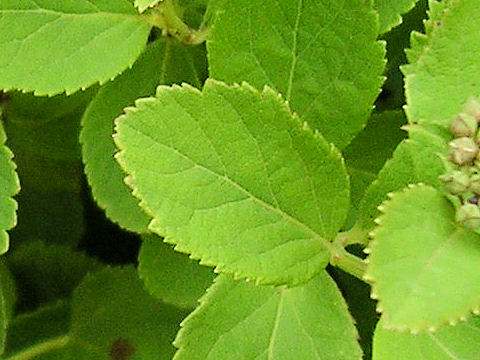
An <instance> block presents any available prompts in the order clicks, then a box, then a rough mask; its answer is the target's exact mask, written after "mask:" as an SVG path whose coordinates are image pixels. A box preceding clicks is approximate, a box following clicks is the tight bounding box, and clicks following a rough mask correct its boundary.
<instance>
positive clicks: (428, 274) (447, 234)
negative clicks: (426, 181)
mask: <svg viewBox="0 0 480 360" xmlns="http://www.w3.org/2000/svg"><path fill="white" fill-rule="evenodd" d="M454 211H455V210H454V208H453V205H452V204H451V203H450V202H449V201H448V200H447V199H446V198H445V197H444V196H443V195H442V193H441V192H439V191H438V190H436V189H434V188H432V187H429V186H416V187H413V188H409V189H407V190H404V191H402V192H398V193H395V194H394V195H393V197H392V198H391V199H390V200H389V201H387V202H385V203H384V204H382V212H383V214H382V215H381V216H380V217H379V218H378V224H379V226H378V227H377V228H376V230H375V232H374V240H373V241H372V242H371V244H370V249H369V250H370V252H371V255H370V256H369V267H368V269H367V273H366V275H365V278H366V279H368V280H371V281H373V285H372V296H373V297H378V300H379V302H378V310H380V311H381V312H382V318H383V321H384V326H385V327H388V328H393V329H410V330H413V331H420V330H423V329H426V328H437V327H439V326H440V325H442V324H444V323H448V322H451V321H456V320H458V319H459V318H461V317H464V316H467V314H468V313H469V312H470V311H472V310H477V309H478V308H479V307H480V236H479V235H478V234H476V233H474V232H471V231H467V230H466V229H465V228H463V227H460V226H458V225H457V224H456V223H454V222H453V219H454ZM399 294H401V295H400V296H399ZM432 304H434V306H433V305H432Z"/></svg>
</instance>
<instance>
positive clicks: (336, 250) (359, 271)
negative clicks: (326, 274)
mask: <svg viewBox="0 0 480 360" xmlns="http://www.w3.org/2000/svg"><path fill="white" fill-rule="evenodd" d="M332 245H333V246H332V256H331V258H330V264H331V265H333V266H336V267H338V268H340V269H342V270H343V271H345V272H346V273H348V274H350V275H353V276H355V277H356V278H358V279H359V280H362V281H365V279H364V278H363V276H364V275H365V272H366V270H367V263H366V261H365V260H363V259H361V258H359V257H357V256H355V255H353V254H350V253H349V252H348V251H347V250H345V248H344V245H343V244H342V243H341V242H340V241H338V238H337V239H335V241H334V242H333V243H332Z"/></svg>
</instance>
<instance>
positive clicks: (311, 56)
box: [207, 0, 385, 148]
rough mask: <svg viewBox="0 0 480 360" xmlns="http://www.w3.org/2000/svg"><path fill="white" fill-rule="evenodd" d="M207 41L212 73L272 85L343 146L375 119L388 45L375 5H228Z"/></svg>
mask: <svg viewBox="0 0 480 360" xmlns="http://www.w3.org/2000/svg"><path fill="white" fill-rule="evenodd" d="M219 8H220V10H219V11H218V16H217V18H216V20H215V22H214V25H213V27H212V30H211V34H210V36H209V38H208V41H207V49H208V56H209V66H210V76H211V77H213V78H216V79H219V80H223V81H226V82H228V83H234V82H241V81H247V82H249V83H250V84H251V85H253V86H254V87H256V88H258V89H261V88H263V86H264V85H265V84H266V85H268V86H270V87H272V88H273V89H275V90H277V91H278V92H280V93H282V94H283V96H284V97H285V99H286V100H287V101H288V102H289V103H290V105H291V108H292V110H294V111H295V112H297V113H298V114H299V115H300V116H301V117H302V119H304V120H305V121H307V122H308V123H309V124H310V126H311V127H312V128H314V129H318V130H319V131H320V132H321V133H322V135H323V136H325V138H326V139H327V140H329V141H331V142H333V143H334V144H336V145H337V146H338V147H339V148H343V147H345V146H346V145H347V144H348V143H349V141H350V140H351V139H352V138H353V137H354V136H355V134H356V133H357V132H359V131H360V130H361V129H362V128H363V126H364V125H365V123H366V122H367V119H368V117H369V115H370V111H371V110H372V104H373V102H374V101H375V98H376V97H377V95H378V93H379V91H380V86H381V84H382V78H381V76H380V75H381V74H382V72H383V69H384V61H383V57H384V53H385V51H384V46H383V44H381V43H379V42H377V35H378V20H377V16H376V14H375V12H374V11H373V9H372V5H371V2H370V1H365V0H353V1H337V0H316V1H312V0H310V1H303V0H297V1H291V0H266V1H261V2H256V1H250V0H243V1H224V2H223V3H222V5H221V6H219Z"/></svg>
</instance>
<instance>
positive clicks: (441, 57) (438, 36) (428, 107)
mask: <svg viewBox="0 0 480 360" xmlns="http://www.w3.org/2000/svg"><path fill="white" fill-rule="evenodd" d="M477 12H478V1H477V0H463V1H442V2H440V3H439V2H437V1H434V0H432V1H430V12H429V14H430V19H429V22H428V23H427V24H426V35H424V36H422V35H418V34H417V35H416V36H415V37H414V39H415V41H413V42H412V51H411V53H410V54H409V60H410V62H411V63H412V64H411V65H407V66H405V67H403V68H402V70H403V72H404V74H405V76H406V77H405V92H406V98H407V106H406V114H407V117H408V119H409V121H410V122H418V123H420V124H427V123H428V124H438V125H441V126H443V127H445V128H446V127H448V126H449V125H450V122H451V121H452V119H453V117H454V116H455V115H457V114H458V113H459V112H460V111H461V109H462V107H463V105H464V104H465V102H466V101H467V99H468V98H470V97H471V96H479V95H480V62H479V61H478V59H479V57H480V42H479V41H478V33H479V32H480V21H479V18H478V16H476V14H477ZM466 29H468V31H466Z"/></svg>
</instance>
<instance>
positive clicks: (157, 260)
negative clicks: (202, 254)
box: [138, 235, 214, 308]
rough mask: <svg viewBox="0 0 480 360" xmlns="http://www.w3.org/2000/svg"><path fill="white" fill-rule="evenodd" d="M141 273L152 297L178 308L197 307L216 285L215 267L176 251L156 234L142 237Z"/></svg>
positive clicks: (139, 269) (139, 263)
mask: <svg viewBox="0 0 480 360" xmlns="http://www.w3.org/2000/svg"><path fill="white" fill-rule="evenodd" d="M138 274H139V276H140V278H142V279H143V280H144V282H145V286H146V287H147V289H148V290H149V291H150V293H151V294H152V295H154V296H155V297H157V298H159V299H161V300H162V301H164V302H166V303H169V304H173V305H175V306H177V307H187V308H194V307H196V306H197V301H198V299H199V298H200V297H201V296H202V295H203V293H204V292H205V290H206V289H207V288H208V287H209V286H210V285H211V284H212V281H213V279H214V274H213V271H212V269H211V268H208V267H205V266H201V265H199V264H198V263H197V262H196V261H193V260H191V259H189V258H188V256H187V255H185V254H180V253H178V252H175V251H174V250H173V248H172V246H170V245H168V244H165V243H164V242H163V240H162V239H161V238H159V237H158V236H155V235H144V236H142V247H141V249H140V254H139V256H138Z"/></svg>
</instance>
